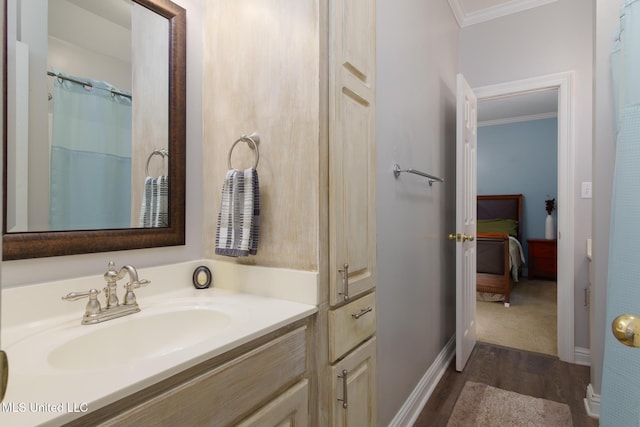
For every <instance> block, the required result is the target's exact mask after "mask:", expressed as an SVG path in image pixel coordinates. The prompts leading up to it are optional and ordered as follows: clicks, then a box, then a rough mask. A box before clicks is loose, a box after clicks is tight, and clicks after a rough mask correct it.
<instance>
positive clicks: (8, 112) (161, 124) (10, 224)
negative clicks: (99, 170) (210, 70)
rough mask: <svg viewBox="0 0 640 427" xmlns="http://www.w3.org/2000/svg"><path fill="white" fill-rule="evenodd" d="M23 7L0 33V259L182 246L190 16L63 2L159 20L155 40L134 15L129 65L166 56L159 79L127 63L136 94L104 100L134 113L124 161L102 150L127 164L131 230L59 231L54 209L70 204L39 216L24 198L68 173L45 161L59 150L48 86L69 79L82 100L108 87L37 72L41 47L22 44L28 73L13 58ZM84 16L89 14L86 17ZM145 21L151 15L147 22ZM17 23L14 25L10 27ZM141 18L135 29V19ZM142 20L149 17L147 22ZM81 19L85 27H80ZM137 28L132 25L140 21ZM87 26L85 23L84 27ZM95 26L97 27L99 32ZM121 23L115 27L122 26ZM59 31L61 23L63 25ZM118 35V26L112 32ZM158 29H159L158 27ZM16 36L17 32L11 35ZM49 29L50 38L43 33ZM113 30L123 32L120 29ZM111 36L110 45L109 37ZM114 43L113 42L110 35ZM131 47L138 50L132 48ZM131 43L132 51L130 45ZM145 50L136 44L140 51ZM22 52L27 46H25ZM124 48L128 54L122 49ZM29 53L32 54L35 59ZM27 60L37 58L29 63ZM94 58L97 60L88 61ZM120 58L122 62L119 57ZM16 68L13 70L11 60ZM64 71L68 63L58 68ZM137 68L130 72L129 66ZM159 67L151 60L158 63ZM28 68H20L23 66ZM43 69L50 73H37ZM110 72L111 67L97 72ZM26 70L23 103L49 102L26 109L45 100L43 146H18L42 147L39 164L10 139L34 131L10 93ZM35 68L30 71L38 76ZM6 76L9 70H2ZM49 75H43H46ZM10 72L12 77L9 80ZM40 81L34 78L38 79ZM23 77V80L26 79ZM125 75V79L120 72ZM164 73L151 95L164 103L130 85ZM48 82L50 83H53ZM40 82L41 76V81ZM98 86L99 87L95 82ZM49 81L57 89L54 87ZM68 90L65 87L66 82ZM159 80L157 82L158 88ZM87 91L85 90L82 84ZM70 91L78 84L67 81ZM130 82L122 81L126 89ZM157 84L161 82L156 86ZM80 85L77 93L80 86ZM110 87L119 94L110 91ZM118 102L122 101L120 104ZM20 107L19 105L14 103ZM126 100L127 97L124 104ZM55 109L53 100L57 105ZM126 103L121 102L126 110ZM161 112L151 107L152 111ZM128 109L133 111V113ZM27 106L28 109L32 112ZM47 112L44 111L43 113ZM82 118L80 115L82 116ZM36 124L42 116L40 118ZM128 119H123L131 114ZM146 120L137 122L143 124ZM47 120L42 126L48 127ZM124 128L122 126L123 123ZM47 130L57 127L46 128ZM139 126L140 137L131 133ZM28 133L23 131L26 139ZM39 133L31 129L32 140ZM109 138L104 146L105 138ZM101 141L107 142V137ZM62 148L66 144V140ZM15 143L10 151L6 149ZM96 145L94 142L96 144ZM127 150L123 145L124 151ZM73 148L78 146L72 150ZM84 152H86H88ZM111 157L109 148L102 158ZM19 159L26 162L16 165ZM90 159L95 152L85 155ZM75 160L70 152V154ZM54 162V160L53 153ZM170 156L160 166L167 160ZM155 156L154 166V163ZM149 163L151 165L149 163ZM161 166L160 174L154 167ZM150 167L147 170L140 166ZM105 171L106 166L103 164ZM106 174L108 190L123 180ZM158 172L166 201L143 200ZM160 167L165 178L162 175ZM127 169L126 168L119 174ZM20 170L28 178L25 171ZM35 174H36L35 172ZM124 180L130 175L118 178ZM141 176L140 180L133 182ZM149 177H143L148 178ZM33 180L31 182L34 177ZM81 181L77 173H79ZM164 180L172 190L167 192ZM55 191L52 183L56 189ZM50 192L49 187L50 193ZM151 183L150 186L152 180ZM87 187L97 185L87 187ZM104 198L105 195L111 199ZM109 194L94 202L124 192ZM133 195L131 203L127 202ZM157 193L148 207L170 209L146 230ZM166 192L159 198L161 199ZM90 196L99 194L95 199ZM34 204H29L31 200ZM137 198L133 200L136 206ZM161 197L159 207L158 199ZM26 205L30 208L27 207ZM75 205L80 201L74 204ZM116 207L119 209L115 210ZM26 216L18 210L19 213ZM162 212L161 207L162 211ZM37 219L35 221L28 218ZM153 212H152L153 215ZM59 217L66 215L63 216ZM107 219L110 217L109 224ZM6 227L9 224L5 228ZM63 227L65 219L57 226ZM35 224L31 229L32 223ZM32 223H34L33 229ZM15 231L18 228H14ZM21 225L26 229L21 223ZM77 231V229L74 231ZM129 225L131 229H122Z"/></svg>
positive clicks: (11, 11)
mask: <svg viewBox="0 0 640 427" xmlns="http://www.w3.org/2000/svg"><path fill="white" fill-rule="evenodd" d="M50 1H51V0H38V1H37V2H34V1H31V0H30V3H32V4H34V3H35V4H37V5H40V6H42V7H41V8H40V12H41V9H42V8H45V9H47V10H48V9H49V8H48V5H49V2H50ZM21 2H22V0H4V1H3V7H4V18H5V19H4V22H3V24H4V27H3V116H4V117H3V129H2V131H3V150H4V156H3V159H4V169H3V171H4V179H3V183H4V185H3V198H4V203H3V217H4V221H3V230H2V233H3V239H2V245H3V246H2V256H3V260H7V261H8V260H18V259H28V258H41V257H51V256H63V255H74V254H83V253H95V252H108V251H118V250H130V249H142V248H151V247H160V246H176V245H183V244H184V243H185V182H186V180H185V174H186V11H185V10H184V9H183V8H182V7H180V6H179V5H176V4H175V3H173V2H171V1H169V0H96V1H89V0H82V1H77V0H64V2H65V3H67V2H68V3H69V7H70V8H77V7H80V8H83V10H82V11H81V13H85V12H86V10H84V9H85V8H87V7H88V5H89V4H90V3H93V4H94V5H95V7H100V8H102V7H103V6H105V4H106V3H107V2H118V3H123V2H125V3H127V4H130V5H131V8H132V9H137V10H140V11H141V12H132V15H135V14H139V13H141V14H142V15H145V14H146V15H148V16H149V19H151V20H155V21H158V22H160V24H161V26H160V27H157V26H156V27H155V28H156V29H155V30H153V31H155V32H153V33H151V34H152V36H149V33H148V31H149V28H148V27H149V25H147V24H146V23H144V22H143V21H139V19H141V18H136V17H131V23H132V24H131V27H132V28H134V29H133V30H132V29H129V31H130V32H131V34H132V36H131V39H132V42H131V57H132V58H137V57H138V55H136V52H139V53H141V54H143V53H144V54H145V55H146V53H147V52H150V51H153V50H154V49H156V47H157V46H164V47H163V48H162V50H161V51H160V53H159V56H156V57H155V58H156V61H157V58H162V61H163V62H162V64H161V66H160V67H156V68H154V69H153V70H158V71H160V72H155V71H153V70H151V69H150V68H149V67H151V65H152V64H153V63H151V62H150V64H151V65H149V64H147V65H146V67H147V68H144V66H141V67H142V68H138V67H139V61H138V60H137V59H136V61H138V62H136V61H133V60H132V61H131V64H132V65H131V73H130V74H131V76H132V77H131V80H132V81H133V83H132V86H133V87H132V89H131V90H130V92H129V91H127V90H125V91H118V90H116V91H115V92H114V90H112V89H111V90H110V92H109V97H111V98H121V99H125V97H126V95H127V93H128V94H129V95H130V96H129V99H130V101H129V105H130V107H129V108H130V109H131V110H133V112H132V113H130V115H131V116H133V118H128V120H129V121H130V124H129V126H130V128H133V130H132V131H131V132H130V135H131V136H129V138H130V139H131V144H130V145H131V146H132V147H129V148H125V149H124V150H125V151H127V150H128V153H129V154H128V157H127V155H121V153H116V154H115V155H114V153H111V152H107V153H103V152H100V153H99V154H100V155H101V156H102V157H110V158H113V157H114V156H115V157H118V159H119V160H121V159H122V158H124V159H125V160H126V161H128V162H129V163H128V164H129V169H130V171H131V172H129V173H130V178H129V182H130V186H131V188H132V190H128V191H130V192H131V193H132V194H131V195H130V196H127V197H125V199H128V200H130V202H129V201H127V202H126V203H124V204H127V203H128V206H127V207H125V209H124V210H125V215H128V218H129V222H128V223H125V225H122V223H107V224H106V225H104V226H103V225H100V224H103V223H96V224H97V225H89V226H87V225H86V224H85V223H84V222H81V225H79V226H74V225H65V226H58V225H55V224H53V219H52V218H53V217H54V214H59V212H60V210H59V209H58V208H56V206H63V207H66V205H67V204H68V203H70V202H68V201H67V199H64V198H62V197H61V196H59V195H56V196H55V197H54V196H53V195H51V193H49V194H47V196H45V199H46V200H47V202H46V203H45V205H46V208H39V207H37V206H35V208H34V206H33V205H34V204H35V203H32V201H31V199H29V198H28V197H27V196H26V194H29V195H30V194H31V193H32V192H34V191H32V189H33V188H36V189H42V188H46V190H47V191H53V188H54V186H57V185H58V184H59V179H58V178H57V177H56V176H54V174H55V172H54V170H58V169H64V170H66V169H71V167H70V166H69V163H64V164H63V165H62V166H60V165H58V164H56V165H55V166H54V165H53V163H52V162H51V161H52V159H53V158H54V154H52V153H53V151H54V147H55V148H56V149H57V148H58V147H57V145H56V143H55V142H52V141H54V140H53V139H52V135H55V134H56V130H55V129H59V128H60V127H59V126H58V127H57V128H56V126H55V122H53V119H52V115H53V114H52V113H51V107H47V103H46V102H50V101H51V98H55V96H56V94H57V92H54V95H53V96H52V95H51V91H50V89H48V88H51V87H52V86H53V85H55V84H56V82H55V81H57V83H60V84H67V83H68V84H72V83H73V80H79V82H77V83H80V84H79V87H80V89H77V88H76V89H75V90H76V91H79V92H82V91H85V92H98V91H97V90H96V88H97V89H100V86H99V84H96V83H95V82H103V81H106V80H107V79H105V78H104V77H102V76H97V77H94V76H93V75H89V76H87V75H83V76H82V78H81V79H76V78H75V76H77V73H66V72H65V73H64V74H63V73H62V72H60V73H58V70H57V68H58V67H56V68H55V69H52V66H51V64H50V63H49V62H50V61H49V60H47V59H45V60H43V61H44V62H43V64H44V65H41V67H40V68H37V66H38V63H37V61H38V55H37V54H38V52H37V49H38V47H37V46H33V45H28V46H27V51H28V53H27V65H26V68H19V64H18V65H16V64H17V63H18V62H19V58H17V56H19V55H20V53H19V52H18V53H16V46H15V45H16V40H18V37H16V33H17V32H18V31H23V32H25V31H29V30H28V28H26V27H28V25H26V24H25V20H30V19H34V18H30V17H25V16H24V15H25V8H26V6H24V5H22V7H19V6H20V3H21ZM60 3H61V2H60V0H57V3H55V6H52V7H55V8H58V7H59V4H60ZM90 12H92V13H93V12H94V11H93V10H91V11H90ZM149 14H150V15H149ZM12 19H15V20H16V22H14V21H12ZM19 19H22V20H23V21H22V22H20V24H18V22H17V21H18V20H19ZM35 19H44V20H45V21H43V22H44V23H45V25H44V26H45V27H49V26H51V27H53V26H55V25H54V24H51V23H49V22H51V21H50V20H51V19H52V18H51V17H47V16H46V14H45V16H44V17H43V18H35ZM136 19H138V21H135V20H136ZM144 19H146V18H144ZM75 21H76V22H77V21H83V20H78V19H77V18H76V20H75ZM136 22H137V24H134V23H136ZM84 24H85V25H88V24H87V23H86V22H85V23H84ZM96 25H97V24H91V25H89V28H90V29H91V31H90V33H92V34H93V33H96V32H97V31H96ZM100 25H101V24H100ZM118 25H120V24H117V25H116V26H118ZM64 26H65V25H63V27H64ZM67 26H69V27H71V26H72V23H71V22H70V23H69V24H68V25H67ZM120 26H125V27H126V24H122V25H120ZM34 27H41V26H39V25H34ZM118 28H119V27H118ZM158 28H159V29H158ZM17 29H19V30H17ZM49 31H51V30H49ZM118 31H119V30H118ZM44 37H45V39H47V40H50V39H51V35H50V34H45V35H44ZM109 37H112V36H111V35H109ZM113 37H115V36H113ZM54 39H55V40H54V42H50V44H53V45H55V43H58V42H59V40H58V38H56V37H54ZM136 40H137V42H136ZM136 43H138V45H137V46H136ZM141 43H142V44H141ZM27 44H28V43H27ZM44 44H45V46H47V41H46V40H45V42H44ZM125 45H126V43H124V44H123V43H120V46H125ZM128 47H129V46H127V48H128ZM34 51H35V54H36V56H35V57H34V56H32V55H33V53H34ZM47 55H48V54H47V53H46V52H45V53H44V54H43V55H42V54H41V55H40V56H41V57H42V56H44V57H46V56H47ZM32 58H35V60H34V59H32ZM91 58H93V56H92V57H91ZM125 60H126V58H125ZM14 61H15V62H14ZM62 62H63V65H66V64H64V61H62ZM87 62H96V61H95V60H94V59H91V60H88V61H87ZM134 62H135V65H133V64H134ZM155 64H156V65H157V64H158V63H157V62H156V63H155ZM23 66H24V65H23ZM43 67H46V70H44V69H43ZM103 68H108V67H103ZM25 69H26V70H27V74H29V78H28V79H26V80H29V81H28V82H27V83H26V85H27V91H28V93H29V97H30V98H29V100H31V99H32V98H31V96H33V95H32V94H33V92H36V93H44V95H43V98H44V99H46V98H47V91H48V90H49V93H48V98H49V99H48V100H47V101H41V100H40V99H36V101H35V102H32V104H37V103H40V102H42V103H43V105H44V114H41V115H42V116H46V117H47V118H48V123H46V125H44V126H41V127H43V128H44V129H45V130H44V137H43V138H33V137H32V138H29V137H28V136H27V137H24V136H23V138H26V139H21V140H19V141H26V142H25V144H27V145H28V144H32V141H33V140H35V141H36V143H40V142H39V141H41V140H46V141H47V142H46V148H45V150H44V151H43V152H38V153H40V154H36V156H33V155H32V152H33V148H32V147H31V146H29V148H28V149H25V148H23V149H20V148H16V147H20V145H19V144H17V142H16V141H18V140H17V139H16V134H20V133H21V132H22V131H23V130H24V129H31V125H30V123H29V124H28V125H25V124H24V122H21V121H20V115H19V112H18V113H16V111H18V110H19V108H24V106H16V105H14V103H15V104H18V103H20V102H22V101H21V100H24V97H20V96H19V95H16V92H17V91H18V90H19V88H18V87H17V86H19V85H18V84H15V81H14V80H15V78H16V77H15V76H19V75H20V70H25ZM34 69H35V71H34ZM8 70H9V71H8ZM45 71H46V72H45ZM11 73H13V76H12V75H11ZM36 73H37V74H36ZM8 74H9V80H10V81H9V82H8ZM23 74H24V73H23ZM34 74H36V75H37V76H38V79H39V81H40V82H41V83H42V82H44V83H42V84H44V85H46V86H44V90H42V91H36V90H35V89H37V88H38V86H37V85H36V84H33V83H31V81H30V80H31V79H32V77H31V76H32V75H34ZM122 74H126V73H122ZM156 74H159V75H163V76H164V77H163V78H164V83H163V85H164V87H166V90H165V89H164V88H162V90H157V89H155V92H162V96H163V97H164V98H162V99H164V101H163V102H156V101H154V98H153V97H150V96H151V95H153V92H154V89H151V90H149V89H147V94H149V93H151V95H147V96H145V93H144V91H143V90H140V89H139V87H140V85H136V79H137V82H141V81H143V80H144V81H146V80H145V79H146V78H149V79H148V80H153V78H155V75H156ZM52 75H53V76H52ZM40 76H43V77H42V78H41V77H40ZM94 79H95V80H94ZM53 80H55V81H54V82H53V83H51V81H53ZM70 82H71V83H70ZM160 82H163V81H162V80H160ZM87 83H88V84H87ZM73 84H75V83H73ZM125 84H126V83H125ZM155 84H156V86H157V85H158V82H157V81H156V83H155ZM76 86H78V85H76ZM107 87H108V88H112V86H111V85H107ZM113 87H115V86H113ZM121 95H124V96H121ZM16 100H18V101H16ZM125 101H126V99H125ZM54 102H55V99H54ZM125 103H126V102H125ZM156 104H157V105H156ZM131 105H132V107H131ZM142 107H154V108H155V110H153V108H151V111H152V112H151V113H148V112H147V113H145V114H144V115H143V114H141V113H138V112H139V111H140V110H141V108H142ZM29 108H30V107H29ZM48 109H49V111H47V110H48ZM81 110H82V108H81ZM22 111H27V113H26V114H27V118H28V120H31V112H30V111H31V110H29V109H27V110H22ZM99 116H100V117H102V116H103V114H102V113H100V114H99ZM38 117H40V116H38ZM127 117H128V116H127ZM140 117H142V119H140ZM44 121H47V120H46V119H44ZM125 121H126V120H125ZM52 122H53V123H54V125H52ZM52 128H53V129H54V130H52ZM136 128H137V129H136ZM124 129H125V131H124V132H123V131H122V130H120V131H119V132H120V133H119V134H118V133H116V135H121V134H127V133H129V132H127V131H126V129H127V128H126V126H125V127H124ZM158 129H159V130H161V131H162V132H160V135H161V137H160V138H159V140H155V141H153V142H147V145H146V146H144V149H140V148H139V147H138V146H137V145H136V144H137V142H138V141H139V140H140V139H143V138H148V139H150V138H151V136H152V135H155V132H154V131H155V130H158ZM22 133H24V132H22ZM32 133H34V134H36V135H37V131H35V132H32ZM71 133H76V132H75V130H73V129H72V131H71ZM105 133H107V134H109V135H111V133H109V132H102V131H98V132H96V131H94V134H93V135H96V138H89V139H91V141H94V140H97V139H100V138H99V137H100V136H101V135H103V134H105ZM103 139H105V138H103ZM106 139H107V142H109V141H108V138H106ZM63 140H64V138H63ZM12 144H13V145H12ZM96 144H97V143H96ZM125 145H126V144H125ZM152 147H159V148H160V149H161V150H165V151H163V153H164V154H163V155H161V156H155V157H154V155H153V151H155V150H154V149H152ZM71 148H77V147H71ZM83 150H84V151H88V150H87V149H84V148H82V149H80V150H79V151H83ZM60 151H61V152H64V153H65V155H66V154H68V152H69V151H73V150H70V149H69V147H60ZM84 151H83V154H84ZM107 151H108V150H107ZM20 152H22V156H23V157H20V156H21V154H20ZM91 152H92V153H93V148H92V149H91ZM74 154H75V152H74ZM56 155H57V154H56ZM165 157H166V159H165ZM31 158H35V159H36V161H42V158H45V159H46V160H45V161H44V163H41V164H44V165H45V166H44V167H43V168H42V169H46V172H44V173H42V172H41V170H40V167H39V166H37V165H38V163H35V165H36V166H35V167H34V166H33V163H30V162H32V160H30V159H31ZM152 158H153V159H152ZM20 162H24V165H30V166H31V168H30V169H31V170H32V172H31V173H30V174H28V175H27V173H26V172H24V168H22V167H21V163H20ZM150 162H151V166H150V165H149V163H150ZM156 163H158V165H157V166H156V165H155V164H156ZM82 165H83V167H84V169H85V170H86V169H95V167H94V166H93V163H89V162H86V163H82ZM145 166H146V168H145ZM101 167H102V166H101ZM111 167H112V166H111V164H110V163H108V164H107V165H106V166H105V169H106V171H107V173H106V175H107V176H108V177H109V179H108V180H107V181H109V182H111V181H112V180H113V179H115V178H118V177H120V176H121V175H123V173H120V172H118V171H120V169H118V170H116V172H115V173H114V170H113V169H110V168H111ZM150 167H151V169H154V167H160V169H161V171H159V172H155V171H154V172H153V174H154V177H155V174H156V173H157V174H158V175H162V176H163V177H164V178H165V181H164V182H165V186H164V187H160V186H159V187H157V188H158V190H159V191H161V192H164V193H167V194H166V197H165V198H164V199H161V198H160V196H159V195H158V194H156V192H155V190H154V191H153V192H151V191H150V192H149V193H147V190H148V188H147V183H148V181H147V180H148V179H149V178H150V176H149V174H150V172H149V168H150ZM162 168H164V170H162ZM122 170H126V166H125V169H122ZM23 172H24V173H23ZM34 172H35V175H32V173H34ZM21 173H23V175H24V176H25V177H27V178H25V179H24V180H23V181H20V180H19V179H18V180H16V175H20V174H21ZM124 175H126V173H124ZM138 175H140V176H138ZM145 175H146V179H147V180H145ZM34 176H35V178H33V177H34ZM80 176H81V177H82V176H83V175H80ZM40 178H43V180H44V181H45V182H46V184H45V185H37V182H36V183H34V181H37V180H38V179H40ZM68 180H70V181H73V182H77V181H84V179H78V175H77V174H76V175H74V176H72V178H69V179H68ZM166 182H168V185H166ZM52 183H54V184H52ZM47 184H48V186H47ZM154 184H156V182H155V181H154ZM91 188H93V187H91ZM108 191H111V192H110V193H109V192H108ZM108 191H107V192H105V193H104V194H105V195H104V196H101V194H103V193H102V192H101V191H94V193H97V195H98V198H101V197H102V198H106V199H109V200H111V197H112V196H113V194H117V195H119V194H121V191H112V190H108ZM66 193H71V194H72V195H75V196H76V199H78V197H77V194H76V193H77V190H75V189H73V190H71V191H69V190H67V191H66ZM133 193H135V194H136V195H133ZM152 193H153V195H154V199H153V202H154V203H157V205H158V206H160V205H162V206H164V204H163V203H166V208H164V207H163V208H162V209H161V215H160V216H162V217H163V221H162V222H159V223H158V222H156V223H152V224H149V223H148V222H143V219H142V217H143V213H144V212H146V213H147V214H148V212H147V211H145V209H148V208H149V205H150V204H149V201H150V200H152V199H149V198H148V197H147V196H149V195H151V194H152ZM164 193H163V194H164ZM94 196H95V194H94ZM29 197H30V196H29ZM86 197H89V196H86ZM136 197H137V198H136ZM16 198H18V199H20V203H22V204H21V205H20V206H18V205H19V204H18V203H16ZM156 198H157V199H156ZM53 199H56V201H55V203H58V205H55V206H54V202H53V201H52V200H53ZM25 200H26V202H25ZM82 200H83V199H82V197H80V201H79V202H80V203H82ZM76 203H78V201H77V200H76ZM85 204H91V205H93V202H91V201H88V202H87V203H85ZM112 204H118V203H117V202H116V203H112ZM21 209H22V210H21ZM70 209H71V210H72V211H73V212H74V213H75V212H77V208H73V207H72V208H70ZM158 209H160V208H158ZM34 212H35V213H34ZM43 212H44V213H46V215H45V216H47V215H48V219H45V220H41V219H40V220H35V221H31V218H32V217H36V216H37V215H39V214H42V213H43ZM154 213H157V212H155V211H154ZM62 216H63V217H65V216H66V215H62ZM109 216H110V215H107V217H109ZM80 217H81V218H85V217H86V218H91V217H92V215H91V214H88V215H80ZM8 219H9V221H8ZM65 220H66V219H64V218H63V221H65ZM30 221H31V222H30ZM32 222H33V223H35V224H36V225H35V226H34V225H32ZM18 223H21V224H22V225H21V226H19V224H18ZM25 224H26V225H25ZM70 224H73V223H70ZM127 224H129V226H127Z"/></svg>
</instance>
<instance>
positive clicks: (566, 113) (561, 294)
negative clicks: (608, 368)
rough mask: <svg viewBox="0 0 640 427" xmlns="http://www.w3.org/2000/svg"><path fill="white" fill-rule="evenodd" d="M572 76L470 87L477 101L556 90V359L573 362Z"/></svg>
mask: <svg viewBox="0 0 640 427" xmlns="http://www.w3.org/2000/svg"><path fill="white" fill-rule="evenodd" d="M574 80H575V73H574V72H573V71H566V72H561V73H556V74H548V75H543V76H538V77H532V78H528V79H524V80H516V81H511V82H505V83H499V84H494V85H487V86H481V87H477V88H473V91H474V92H475V94H476V96H477V97H478V102H479V101H481V100H486V99H491V98H502V97H507V96H512V95H519V94H523V93H527V92H535V91H539V90H545V89H557V90H558V165H557V168H558V201H559V203H558V226H557V237H558V278H557V284H558V288H557V293H558V297H557V302H558V304H557V306H558V314H557V322H558V323H557V331H558V337H557V340H558V357H559V358H560V360H562V361H564V362H569V363H574V362H575V332H574V293H575V287H574V286H575V285H574V277H575V271H574V268H575V266H574V259H573V258H574V257H573V253H574V239H575V237H574V235H575V232H574V228H573V218H574V214H575V212H574V211H575V191H574V188H575V140H574V138H575V134H574V107H573V106H574V103H575V93H574Z"/></svg>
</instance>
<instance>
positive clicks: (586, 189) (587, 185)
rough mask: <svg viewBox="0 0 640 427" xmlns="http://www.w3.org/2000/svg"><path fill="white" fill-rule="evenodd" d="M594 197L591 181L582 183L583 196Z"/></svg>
mask: <svg viewBox="0 0 640 427" xmlns="http://www.w3.org/2000/svg"><path fill="white" fill-rule="evenodd" d="M592 197H593V194H592V191H591V182H583V183H582V198H583V199H590V198H592Z"/></svg>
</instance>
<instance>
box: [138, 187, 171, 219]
mask: <svg viewBox="0 0 640 427" xmlns="http://www.w3.org/2000/svg"><path fill="white" fill-rule="evenodd" d="M168 207H169V179H168V178H167V177H166V176H159V177H157V178H151V177H150V176H148V177H147V178H146V179H145V180H144V194H143V195H142V206H141V208H140V227H168V226H169V209H168Z"/></svg>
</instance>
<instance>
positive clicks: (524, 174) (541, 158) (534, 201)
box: [478, 118, 558, 268]
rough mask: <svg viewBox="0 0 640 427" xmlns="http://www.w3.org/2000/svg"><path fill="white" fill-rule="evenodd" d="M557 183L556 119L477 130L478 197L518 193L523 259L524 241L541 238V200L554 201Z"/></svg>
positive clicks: (542, 228) (543, 203)
mask: <svg viewBox="0 0 640 427" xmlns="http://www.w3.org/2000/svg"><path fill="white" fill-rule="evenodd" d="M557 183H558V120H557V119H556V118H551V119H542V120H532V121H526V122H518V123H509V124H501V125H491V126H480V127H479V128H478V194H479V195H483V194H520V193H522V195H523V197H522V210H523V212H522V216H523V218H522V222H523V232H522V234H523V238H522V239H521V241H522V246H523V250H524V253H525V258H527V254H528V247H527V239H543V238H544V224H545V218H546V216H547V212H546V210H545V200H546V199H548V198H555V199H556V200H557V194H558V184H557ZM553 217H554V220H555V224H556V225H557V217H556V212H555V211H554V212H553ZM526 267H527V265H526V264H525V268H526Z"/></svg>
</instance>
